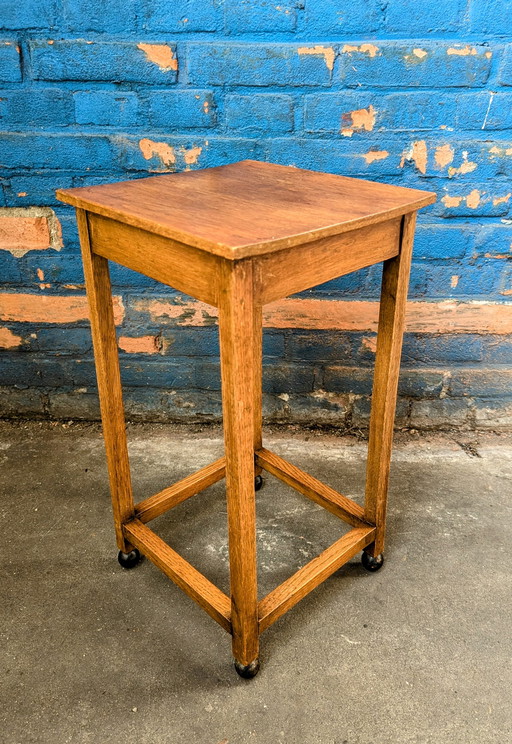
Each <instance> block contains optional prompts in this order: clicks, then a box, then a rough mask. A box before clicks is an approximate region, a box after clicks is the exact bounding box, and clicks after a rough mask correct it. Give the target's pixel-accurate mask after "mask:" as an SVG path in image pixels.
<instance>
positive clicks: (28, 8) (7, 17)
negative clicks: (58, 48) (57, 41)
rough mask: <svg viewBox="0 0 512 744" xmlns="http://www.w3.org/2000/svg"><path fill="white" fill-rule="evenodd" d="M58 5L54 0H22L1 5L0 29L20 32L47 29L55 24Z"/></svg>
mask: <svg viewBox="0 0 512 744" xmlns="http://www.w3.org/2000/svg"><path fill="white" fill-rule="evenodd" d="M57 9H58V5H57V1H56V0H23V2H18V3H17V2H14V0H7V2H4V3H2V12H1V14H0V28H2V29H8V30H13V31H14V30H21V29H29V28H42V29H48V27H52V26H54V25H55V24H56V22H57V17H58V15H57V14H58V10H57Z"/></svg>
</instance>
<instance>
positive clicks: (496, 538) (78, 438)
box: [0, 423, 512, 744]
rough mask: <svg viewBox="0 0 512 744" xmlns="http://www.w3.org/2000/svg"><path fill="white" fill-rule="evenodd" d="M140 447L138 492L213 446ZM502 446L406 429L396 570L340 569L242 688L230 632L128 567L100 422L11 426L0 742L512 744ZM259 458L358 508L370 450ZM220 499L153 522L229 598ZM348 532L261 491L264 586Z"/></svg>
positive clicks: (167, 586)
mask: <svg viewBox="0 0 512 744" xmlns="http://www.w3.org/2000/svg"><path fill="white" fill-rule="evenodd" d="M129 434H130V443H131V444H130V446H131V455H132V458H133V476H134V485H135V491H136V494H137V497H138V498H142V497H143V496H145V495H149V494H151V493H153V492H156V491H157V490H159V489H160V488H162V487H164V486H165V485H168V484H169V483H171V482H172V481H173V480H175V479H177V478H180V477H183V476H184V475H186V474H187V473H189V472H191V471H192V470H193V469H195V468H197V467H200V466H202V465H204V464H206V463H207V462H209V461H210V460H212V459H214V458H215V457H216V456H218V453H219V452H220V451H221V448H222V444H221V438H220V432H219V431H217V430H206V429H205V430H203V431H200V430H199V431H196V432H190V431H183V430H180V429H177V428H174V429H173V428H169V427H162V426H160V427H155V426H152V427H147V428H144V427H141V426H137V427H130V430H129ZM466 436H471V435H466ZM473 436H476V435H473ZM457 439H459V442H460V444H459V443H457V441H456V440H457ZM510 445H511V439H510V437H507V436H504V435H502V436H499V437H492V436H490V435H485V436H482V437H481V438H480V440H479V441H469V440H467V439H466V440H462V439H461V438H460V436H459V437H457V435H455V434H454V435H451V436H450V435H444V436H438V437H433V436H431V437H423V436H417V437H416V438H414V437H412V438H411V437H410V436H409V438H407V437H406V436H405V435H402V437H401V439H400V441H399V442H398V443H397V446H396V449H395V455H394V462H393V468H392V479H391V498H390V514H389V538H388V547H387V551H386V559H387V560H386V565H385V566H384V568H383V569H382V570H381V571H380V572H379V573H376V574H368V573H366V572H365V571H364V570H363V569H362V567H361V565H360V562H359V557H357V558H354V559H353V560H352V561H351V562H350V564H348V565H347V566H346V567H344V568H343V569H341V570H340V571H338V572H337V574H335V575H334V576H333V577H331V578H330V579H329V580H328V581H327V582H326V583H325V584H324V585H322V586H321V587H320V588H318V589H317V590H315V592H313V593H312V594H310V595H309V596H308V597H307V598H306V599H304V600H303V601H302V602H301V603H300V604H299V605H297V606H296V607H295V608H294V609H293V610H292V611H291V612H290V613H288V614H287V615H286V616H285V617H284V618H282V619H281V620H279V621H278V622H277V623H276V624H275V625H274V626H272V627H271V628H270V629H269V630H268V631H266V633H265V634H264V635H263V637H262V650H261V659H262V669H261V672H260V674H259V676H258V677H256V679H254V680H252V681H244V680H241V679H240V678H239V677H238V676H237V675H236V674H235V672H234V670H233V667H232V665H231V660H230V643H229V637H228V636H227V635H226V634H225V633H224V631H223V630H222V629H220V628H219V627H218V626H217V625H216V624H215V623H214V621H213V620H211V619H210V618H209V617H208V616H207V615H206V614H204V613H203V612H202V610H200V609H199V608H198V607H197V606H196V605H195V604H194V603H193V602H192V601H191V600H190V599H189V598H188V597H186V596H185V595H184V594H182V593H181V592H180V590H179V589H177V588H176V587H175V586H174V585H172V584H171V582H169V581H168V579H166V577H165V576H164V575H163V574H162V573H160V572H159V571H158V569H156V568H155V567H154V566H152V565H151V564H150V563H149V562H148V561H144V562H143V563H142V564H141V565H140V566H139V567H137V568H136V569H135V570H133V571H123V570H122V569H121V568H120V567H119V566H118V565H117V562H116V549H115V544H114V540H113V533H112V525H111V516H110V508H109V500H108V491H107V483H106V470H105V465H104V457H103V450H102V441H101V438H100V434H99V431H98V428H97V426H95V425H91V426H87V425H82V426H78V427H77V426H67V425H66V426H64V427H63V426H62V425H61V424H55V425H51V424H47V423H44V424H39V423H30V424H26V423H19V424H14V425H11V424H7V423H3V424H0V461H1V463H2V468H1V476H0V478H1V480H0V488H1V491H2V498H1V510H2V517H3V539H2V543H1V553H2V573H3V576H2V583H1V591H2V602H1V608H0V609H1V614H2V617H1V627H0V630H1V633H2V640H1V646H0V655H1V657H3V664H2V669H3V671H2V674H1V688H2V702H1V708H0V740H1V742H2V743H3V744H29V743H30V742H37V743H38V744H39V743H40V742H44V743H45V744H46V743H47V742H48V744H64V742H73V743H76V744H125V743H127V742H130V744H181V742H187V743H189V742H190V743H193V744H219V743H220V742H222V743H223V744H281V743H283V742H286V744H290V743H292V742H293V743H295V742H297V743H298V744H401V743H402V742H404V743H405V742H417V743H418V744H423V743H425V744H426V743H430V742H432V744H434V743H435V744H444V743H446V744H459V743H460V744H473V743H475V744H477V743H478V744H486V743H487V742H500V744H501V743H503V742H509V741H512V702H511V695H510V689H511V686H510V684H511V681H512V680H511V676H512V674H511V666H510V652H511V629H510V625H511V623H510V619H511V615H510V612H511V604H512V603H511V591H510V589H511V578H510V577H511V570H510V566H511V561H510V545H511V536H512V526H511V511H512V489H511V485H512V484H511V481H512V448H511V446H510ZM267 446H269V447H271V448H273V449H275V450H276V451H277V452H279V453H281V454H283V455H284V456H285V457H287V458H288V459H290V460H291V461H293V462H296V463H297V464H299V465H300V466H301V467H303V468H304V469H306V470H309V471H310V472H311V473H313V474H315V475H316V476H318V477H320V478H322V479H324V480H325V481H326V482H328V483H330V484H332V485H333V486H335V487H337V488H338V489H339V490H341V491H344V492H345V493H347V494H349V495H352V496H353V497H354V498H356V499H360V498H361V496H362V493H363V482H364V457H365V444H364V442H359V441H357V440H356V439H355V438H348V437H345V438H341V437H340V438H336V437H335V436H332V435H325V434H315V433H300V432H289V431H288V432H277V433H276V432H274V433H272V434H270V435H269V437H268V438H267ZM223 495H224V494H223V485H222V484H217V485H216V486H214V487H212V488H210V489H208V491H206V492H204V493H203V494H201V495H198V496H196V497H194V498H193V499H190V500H189V501H188V502H187V503H185V504H182V505H181V506H180V507H178V508H177V509H176V510H175V511H174V512H172V513H170V514H168V515H165V516H162V517H160V518H159V520H157V521H155V522H154V523H153V524H154V528H155V530H156V531H157V532H158V533H159V534H160V535H162V537H164V538H166V539H167V540H168V541H169V542H170V543H171V544H172V545H173V547H175V548H176V549H177V550H179V551H181V552H182V553H183V554H184V555H185V556H187V557H188V558H189V560H191V561H192V562H193V563H194V564H195V565H196V566H197V567H198V568H199V569H201V570H203V571H204V572H205V573H206V574H207V575H208V576H209V577H210V578H211V579H212V580H214V581H216V582H217V583H218V584H219V585H220V586H221V587H222V588H223V589H224V590H227V584H228V574H227V549H226V527H225V517H226V514H225V506H224V501H223ZM343 529H344V528H343V526H342V524H341V523H340V522H338V520H336V518H335V517H332V516H331V515H329V514H327V513H326V512H324V511H323V510H321V508H320V507H317V506H316V505H314V504H312V503H310V502H309V501H307V500H306V499H305V498H303V497H302V496H300V495H299V494H295V493H294V492H293V491H291V489H289V488H287V487H286V486H283V485H281V484H280V483H278V482H277V481H276V480H275V479H273V478H270V477H267V480H266V485H265V488H264V489H263V491H261V492H260V493H259V494H258V537H259V561H260V585H261V592H262V594H264V593H266V592H267V591H268V590H270V589H271V588H272V587H273V586H275V585H276V584H277V583H279V582H280V581H282V580H283V579H284V578H286V577H287V576H288V575H290V574H291V573H292V572H293V571H294V570H296V569H297V568H298V567H299V566H300V565H302V564H303V563H304V562H305V561H306V560H308V559H310V558H312V557H313V556H314V555H315V554H316V553H318V552H319V551H320V550H321V549H322V548H323V547H325V546H327V545H328V544H329V543H330V542H331V541H333V540H335V539H336V538H337V537H338V536H339V535H340V532H341V531H342V530H343Z"/></svg>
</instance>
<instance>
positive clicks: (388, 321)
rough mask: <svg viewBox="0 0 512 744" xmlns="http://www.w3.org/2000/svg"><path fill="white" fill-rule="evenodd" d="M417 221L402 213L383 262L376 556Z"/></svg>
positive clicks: (369, 510)
mask: <svg viewBox="0 0 512 744" xmlns="http://www.w3.org/2000/svg"><path fill="white" fill-rule="evenodd" d="M415 224H416V213H415V212H413V213H411V214H408V215H406V216H405V217H403V219H402V231H401V239H400V253H399V254H398V256H396V257H394V258H391V259H388V260H387V261H385V262H384V271H383V276H382V291H381V300H380V315H379V328H378V336H377V354H376V359H375V373H374V380H373V392H372V410H371V416H370V437H369V443H368V461H367V469H366V498H365V518H366V519H367V520H368V521H369V522H370V523H371V524H375V525H376V526H377V535H376V540H375V542H374V543H372V544H371V545H369V546H368V548H367V549H366V552H367V553H368V554H369V555H370V556H372V557H377V556H379V555H380V554H381V553H382V552H383V550H384V537H385V530H386V506H387V495H388V481H389V465H390V458H391V448H392V443H393V426H394V420H395V408H396V395H397V388H398V375H399V372H400V355H401V351H402V337H403V328H404V319H405V307H406V301H407V289H408V286H409V272H410V267H411V256H412V246H413V239H414V227H415ZM376 567H377V566H376V565H375V566H374V568H376ZM370 570H372V569H370Z"/></svg>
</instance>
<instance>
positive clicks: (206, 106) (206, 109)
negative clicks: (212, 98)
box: [203, 99, 210, 114]
mask: <svg viewBox="0 0 512 744" xmlns="http://www.w3.org/2000/svg"><path fill="white" fill-rule="evenodd" d="M203 112H204V113H205V114H209V113H210V102H209V101H208V99H206V100H205V101H203Z"/></svg>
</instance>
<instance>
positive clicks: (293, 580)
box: [258, 527, 375, 633]
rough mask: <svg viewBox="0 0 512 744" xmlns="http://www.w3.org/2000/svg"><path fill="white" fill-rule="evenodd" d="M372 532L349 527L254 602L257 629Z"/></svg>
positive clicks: (372, 529) (316, 582)
mask: <svg viewBox="0 0 512 744" xmlns="http://www.w3.org/2000/svg"><path fill="white" fill-rule="evenodd" d="M374 535H375V527H356V528H355V529H353V530H350V532H347V534H346V535H343V537H341V538H340V539H339V540H337V541H336V542H335V543H333V544H332V545H331V546H330V547H328V548H327V549H326V550H324V551H323V553H320V555H319V556H317V557H316V558H313V560H312V561H309V563H306V565H305V566H303V567H302V568H300V569H299V570H298V571H297V572H296V573H295V574H294V575H293V576H290V578H289V579H287V580H286V581H283V583H282V584H280V585H279V586H278V587H276V588H275V589H274V590H273V591H271V592H270V594H267V596H266V597H264V598H263V599H262V600H261V602H260V603H259V605H258V615H259V627H260V633H262V632H263V631H264V630H266V628H268V627H269V625H272V623H274V622H275V621H276V620H277V619H278V618H280V617H281V615H284V613H285V612H287V611H288V610H289V609H290V608H291V607H293V606H294V605H295V604H297V602H299V600H301V599H302V598H303V597H305V596H306V594H309V592H310V591H312V590H313V589H315V587H317V586H318V585H319V584H321V583H322V581H325V579H327V577H328V576H330V575H331V574H333V573H334V572H335V571H337V570H338V569H339V568H341V566H343V564H344V563H346V562H347V561H349V560H350V559H351V558H352V557H353V556H354V555H355V554H356V553H358V552H359V551H360V550H362V549H363V548H365V547H366V546H367V545H368V544H369V543H370V542H371V541H372V540H373V538H374Z"/></svg>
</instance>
